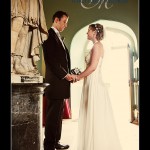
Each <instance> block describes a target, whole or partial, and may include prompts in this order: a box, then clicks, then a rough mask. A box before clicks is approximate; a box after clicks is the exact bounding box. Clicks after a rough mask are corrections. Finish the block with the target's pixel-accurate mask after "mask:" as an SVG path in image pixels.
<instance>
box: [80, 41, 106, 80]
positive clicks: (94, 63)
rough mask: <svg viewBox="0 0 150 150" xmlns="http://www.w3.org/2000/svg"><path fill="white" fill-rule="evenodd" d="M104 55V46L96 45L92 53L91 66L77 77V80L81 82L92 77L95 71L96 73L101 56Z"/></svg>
mask: <svg viewBox="0 0 150 150" xmlns="http://www.w3.org/2000/svg"><path fill="white" fill-rule="evenodd" d="M102 55H103V46H102V44H100V45H99V44H95V45H94V46H93V49H92V53H91V59H90V64H89V66H88V67H87V68H86V69H85V70H84V71H83V72H82V73H81V74H80V75H78V76H77V80H78V81H79V80H80V79H82V78H84V77H86V76H88V75H90V74H91V73H92V72H93V71H95V69H96V67H97V65H98V61H99V58H100V56H102Z"/></svg>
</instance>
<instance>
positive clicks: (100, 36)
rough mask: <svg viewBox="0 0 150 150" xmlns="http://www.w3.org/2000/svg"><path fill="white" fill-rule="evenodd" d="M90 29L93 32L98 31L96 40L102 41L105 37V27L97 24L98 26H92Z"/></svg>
mask: <svg viewBox="0 0 150 150" xmlns="http://www.w3.org/2000/svg"><path fill="white" fill-rule="evenodd" d="M89 28H90V29H91V30H92V31H96V39H97V40H102V39H103V37H104V31H103V25H101V24H99V23H96V24H90V25H89Z"/></svg>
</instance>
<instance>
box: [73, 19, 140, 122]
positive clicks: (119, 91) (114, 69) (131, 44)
mask: <svg viewBox="0 0 150 150" xmlns="http://www.w3.org/2000/svg"><path fill="white" fill-rule="evenodd" d="M93 23H101V24H103V25H104V28H105V38H104V40H103V41H102V42H103V45H104V47H105V59H104V60H105V61H104V63H103V78H104V81H105V82H106V84H107V85H108V89H109V91H110V98H111V101H112V105H113V109H114V114H115V118H116V121H117V120H120V118H124V119H123V120H122V121H123V122H124V121H125V122H133V120H134V119H135V117H134V109H135V108H134V106H135V105H138V104H136V103H135V96H134V93H135V88H134V84H133V79H134V62H135V61H136V59H137V58H138V45H137V40H136V36H135V34H134V33H133V31H132V29H131V28H129V27H128V26H127V25H125V24H123V23H120V22H115V21H108V20H98V21H95V22H93ZM87 29H88V25H87V26H85V27H84V28H82V29H81V30H80V31H78V32H77V33H76V35H75V36H74V38H73V40H72V43H71V49H70V56H71V62H72V63H71V68H74V67H78V68H80V69H81V70H84V68H85V66H84V57H85V55H86V53H87V51H89V50H90V48H91V43H90V42H89V41H87V35H86V33H87ZM133 56H134V57H133ZM81 90H82V81H80V82H78V83H75V84H72V85H71V105H72V116H73V118H77V117H78V110H79V105H80V96H81ZM120 111H121V112H122V113H119V114H118V112H120Z"/></svg>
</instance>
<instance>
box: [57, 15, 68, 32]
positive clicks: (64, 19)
mask: <svg viewBox="0 0 150 150" xmlns="http://www.w3.org/2000/svg"><path fill="white" fill-rule="evenodd" d="M68 19H69V18H68V17H67V16H65V15H63V16H62V17H61V18H60V20H59V19H58V18H57V29H58V30H59V32H62V31H63V30H64V29H65V28H66V27H67V24H68Z"/></svg>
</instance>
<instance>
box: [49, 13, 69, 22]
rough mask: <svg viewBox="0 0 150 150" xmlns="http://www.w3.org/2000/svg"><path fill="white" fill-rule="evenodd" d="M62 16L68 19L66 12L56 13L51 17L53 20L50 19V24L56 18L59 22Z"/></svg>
mask: <svg viewBox="0 0 150 150" xmlns="http://www.w3.org/2000/svg"><path fill="white" fill-rule="evenodd" d="M64 15H65V16H66V17H69V15H68V14H67V13H66V12H64V11H57V12H55V14H54V15H53V18H52V22H54V20H55V18H58V19H59V20H60V19H61V18H62V17H63V16H64Z"/></svg>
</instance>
